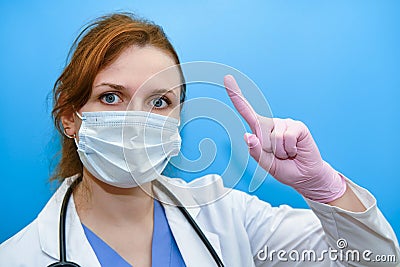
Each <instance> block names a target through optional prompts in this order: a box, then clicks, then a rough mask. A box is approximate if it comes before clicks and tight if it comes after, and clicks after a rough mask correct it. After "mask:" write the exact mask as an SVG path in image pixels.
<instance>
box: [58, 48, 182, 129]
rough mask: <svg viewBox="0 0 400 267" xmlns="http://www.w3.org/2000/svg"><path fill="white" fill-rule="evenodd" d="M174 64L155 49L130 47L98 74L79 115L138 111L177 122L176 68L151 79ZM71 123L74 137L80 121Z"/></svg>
mask: <svg viewBox="0 0 400 267" xmlns="http://www.w3.org/2000/svg"><path fill="white" fill-rule="evenodd" d="M175 64H176V63H175V62H174V60H173V59H172V57H170V56H169V55H168V54H166V53H165V52H163V51H162V50H160V49H158V48H155V47H153V46H145V47H137V46H131V47H129V48H127V49H126V50H125V51H123V52H122V54H121V55H120V56H119V57H118V58H117V59H116V60H115V61H114V62H113V63H112V64H110V65H109V66H107V67H106V68H104V69H103V70H102V71H100V72H99V73H98V74H97V76H96V78H95V80H94V83H93V88H92V92H91V96H90V98H89V100H88V101H87V103H86V104H85V105H84V106H83V107H82V108H81V109H80V110H78V112H79V113H80V114H82V112H89V111H125V110H137V111H148V112H154V113H157V114H160V115H164V116H171V117H174V118H177V119H179V114H180V108H179V105H180V91H181V89H180V83H181V79H180V73H179V70H178V68H177V67H173V68H170V69H168V71H164V72H162V73H161V74H159V75H156V76H154V77H152V76H153V75H155V74H157V73H159V72H161V71H163V70H165V69H167V68H169V67H171V66H174V65H175ZM150 77H152V78H151V79H149V78H150ZM71 121H74V123H73V124H74V125H71V129H68V130H69V132H68V134H77V132H78V130H79V127H80V123H81V122H80V120H79V119H78V120H77V119H76V118H71ZM63 124H64V128H66V127H65V126H66V125H65V123H63ZM72 128H74V129H72Z"/></svg>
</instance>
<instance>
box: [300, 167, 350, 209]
mask: <svg viewBox="0 0 400 267" xmlns="http://www.w3.org/2000/svg"><path fill="white" fill-rule="evenodd" d="M346 188H347V183H346V180H345V178H344V177H343V176H342V175H341V174H340V173H339V172H337V171H336V170H335V169H333V168H332V167H331V166H330V165H329V164H328V163H327V162H325V161H324V162H323V167H322V169H321V171H320V172H319V174H318V175H316V176H314V177H312V178H310V179H307V182H306V183H304V184H303V185H302V186H301V187H298V188H295V189H296V190H297V191H298V192H299V193H300V194H302V195H303V196H304V197H306V198H308V199H311V200H314V201H317V202H320V203H329V202H332V201H334V200H336V199H338V198H340V197H341V196H343V194H344V193H345V192H346Z"/></svg>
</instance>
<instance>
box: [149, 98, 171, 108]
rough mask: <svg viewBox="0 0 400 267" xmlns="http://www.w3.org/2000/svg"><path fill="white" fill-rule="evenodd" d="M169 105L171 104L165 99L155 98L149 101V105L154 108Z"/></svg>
mask: <svg viewBox="0 0 400 267" xmlns="http://www.w3.org/2000/svg"><path fill="white" fill-rule="evenodd" d="M170 103H171V102H170V101H169V99H168V98H166V97H157V98H154V99H153V100H151V105H153V107H154V108H165V107H167V106H168V105H169V104H170Z"/></svg>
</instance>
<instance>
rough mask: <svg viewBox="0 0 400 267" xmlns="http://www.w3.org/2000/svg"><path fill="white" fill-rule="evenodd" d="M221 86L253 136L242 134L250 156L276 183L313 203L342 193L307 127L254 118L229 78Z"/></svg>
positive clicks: (342, 186) (337, 176)
mask: <svg viewBox="0 0 400 267" xmlns="http://www.w3.org/2000/svg"><path fill="white" fill-rule="evenodd" d="M224 84H225V87H226V90H227V92H228V95H229V97H230V98H231V100H232V102H233V104H234V106H235V107H236V109H237V110H238V111H239V113H240V114H241V115H242V117H243V118H244V119H245V120H246V121H247V123H248V124H249V126H250V128H251V130H252V131H253V134H250V133H246V134H245V135H244V139H245V141H246V142H247V144H248V147H249V152H250V155H251V156H252V157H253V158H254V159H255V160H256V161H257V162H258V164H259V165H260V166H261V167H262V168H264V169H265V170H266V171H268V172H269V173H270V174H271V175H272V176H273V177H275V179H277V180H278V181H280V182H282V183H284V184H286V185H289V186H291V187H293V188H294V189H295V190H297V191H298V192H299V193H300V194H302V195H303V196H305V197H306V198H309V199H311V200H314V201H318V202H321V203H328V202H331V201H333V200H335V199H338V198H339V197H341V196H342V195H343V194H344V192H345V191H346V181H345V180H344V177H343V176H341V175H340V174H339V173H338V172H337V171H335V170H334V169H333V168H332V167H331V166H330V165H329V164H328V163H326V162H325V161H323V160H322V158H321V155H320V153H319V150H318V147H317V145H316V144H315V142H314V139H313V138H312V136H311V133H310V131H309V130H308V128H307V126H306V125H304V123H302V122H300V121H294V120H292V119H278V118H273V119H272V118H267V117H263V116H260V115H258V114H257V113H256V112H255V111H254V109H253V108H252V107H251V105H250V104H249V103H248V101H247V100H246V99H245V98H244V96H243V95H242V92H241V91H240V88H239V86H238V85H237V83H236V81H235V79H234V78H233V76H231V75H227V76H225V78H224Z"/></svg>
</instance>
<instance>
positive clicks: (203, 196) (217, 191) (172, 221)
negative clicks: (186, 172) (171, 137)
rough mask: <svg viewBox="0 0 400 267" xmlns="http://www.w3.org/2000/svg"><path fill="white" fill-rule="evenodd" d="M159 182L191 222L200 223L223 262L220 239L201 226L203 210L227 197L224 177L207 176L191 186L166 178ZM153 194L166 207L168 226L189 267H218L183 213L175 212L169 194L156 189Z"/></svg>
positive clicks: (176, 209)
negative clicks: (202, 207)
mask: <svg viewBox="0 0 400 267" xmlns="http://www.w3.org/2000/svg"><path fill="white" fill-rule="evenodd" d="M159 181H160V182H161V183H162V184H163V185H164V186H165V187H167V188H168V189H169V190H170V192H171V193H173V194H174V196H175V197H176V198H178V200H179V201H180V202H181V204H182V206H184V207H186V209H187V210H188V212H189V214H190V215H191V216H192V218H194V219H195V220H196V219H197V220H196V222H197V224H198V225H199V227H200V228H201V229H202V231H203V233H204V235H205V236H206V237H207V239H208V241H209V242H210V243H211V245H212V246H213V248H214V250H215V251H216V252H217V254H218V256H219V257H220V259H221V260H222V259H223V258H222V253H221V247H220V242H219V238H218V235H217V234H215V233H212V232H210V231H207V230H206V229H205V226H204V224H203V225H202V221H201V220H199V219H200V216H199V215H200V212H201V206H204V205H211V203H212V202H213V201H216V200H217V199H219V198H220V197H221V196H223V195H224V193H226V189H225V188H224V186H223V183H222V179H221V177H220V176H218V175H207V176H205V177H202V178H201V179H196V180H194V181H192V182H190V183H186V182H185V181H183V180H181V179H171V178H167V177H164V179H159ZM153 191H154V193H155V196H156V198H158V200H159V201H161V203H162V204H163V206H164V209H165V214H166V216H167V219H168V224H169V226H170V228H171V231H172V233H173V235H174V238H175V240H176V243H177V245H178V247H179V250H180V252H181V255H182V258H183V260H184V261H185V264H186V266H190V267H206V266H213V267H214V266H216V263H215V261H214V259H213V258H212V256H211V254H210V253H209V251H208V250H207V247H206V246H205V244H204V243H203V241H202V240H201V239H200V237H199V236H198V235H197V233H196V232H195V231H194V229H193V227H192V226H191V225H190V223H189V222H188V221H187V220H186V218H185V217H184V216H183V214H182V213H181V211H180V210H179V209H178V208H176V206H175V205H172V200H171V198H170V197H169V196H168V194H166V193H165V192H163V190H161V189H160V188H157V187H153ZM203 223H204V222H203Z"/></svg>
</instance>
